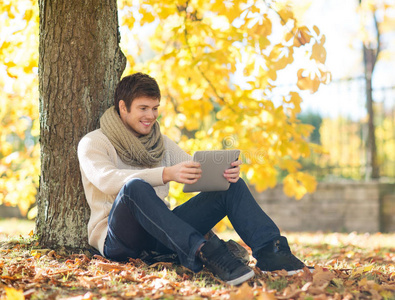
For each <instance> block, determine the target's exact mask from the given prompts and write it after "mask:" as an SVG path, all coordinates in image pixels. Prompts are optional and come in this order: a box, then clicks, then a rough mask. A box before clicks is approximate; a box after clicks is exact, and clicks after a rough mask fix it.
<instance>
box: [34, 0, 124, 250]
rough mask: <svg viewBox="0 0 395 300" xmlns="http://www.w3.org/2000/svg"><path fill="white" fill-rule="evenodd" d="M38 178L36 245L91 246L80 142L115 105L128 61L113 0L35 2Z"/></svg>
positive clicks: (56, 246)
mask: <svg viewBox="0 0 395 300" xmlns="http://www.w3.org/2000/svg"><path fill="white" fill-rule="evenodd" d="M39 12H40V38H39V39H40V40H39V92H40V126H41V135H40V144H41V177H40V188H39V193H38V199H37V204H38V216H37V221H36V232H37V234H38V237H39V242H40V244H41V246H43V247H48V248H59V247H66V248H72V249H81V248H86V247H87V246H88V243H87V222H88V219H89V213H90V212H89V207H88V205H87V203H86V200H85V195H84V191H83V187H82V183H81V180H80V170H79V164H78V158H77V145H78V142H79V141H80V139H81V137H82V136H83V135H85V134H86V133H87V132H89V131H92V130H94V129H95V128H97V127H98V125H99V117H100V116H101V114H102V113H103V112H104V111H105V110H106V109H107V108H108V107H109V106H110V105H112V103H113V93H114V90H115V87H116V84H117V83H118V81H119V79H120V77H121V75H122V72H123V70H124V68H125V64H126V59H125V57H124V55H123V53H122V52H121V50H120V48H119V40H120V36H119V32H118V13H117V1H116V0H105V1H103V0H53V1H49V0H39Z"/></svg>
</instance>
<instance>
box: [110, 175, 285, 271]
mask: <svg viewBox="0 0 395 300" xmlns="http://www.w3.org/2000/svg"><path fill="white" fill-rule="evenodd" d="M225 216H228V218H229V220H230V222H231V223H232V225H233V228H234V229H235V231H236V232H237V233H238V234H239V236H240V237H241V239H242V240H243V241H244V242H245V243H246V244H247V245H248V246H249V247H250V248H251V249H252V251H253V255H254V254H256V253H257V251H258V250H260V249H261V248H263V247H264V246H266V245H267V244H268V243H269V242H270V241H272V240H273V239H275V238H277V237H279V236H280V231H279V229H278V227H277V226H276V224H274V222H273V221H272V220H271V219H270V218H269V216H268V215H266V213H265V212H264V211H263V210H262V209H261V208H260V206H259V205H258V204H257V203H256V201H255V199H254V198H253V196H252V195H251V193H250V191H249V189H248V187H247V185H246V184H245V182H244V181H243V180H242V179H239V180H238V182H237V183H232V184H231V185H230V188H229V189H228V190H227V191H222V192H202V193H200V194H198V195H196V196H194V197H192V198H191V199H190V200H188V201H187V202H185V203H184V204H182V205H179V206H177V207H176V208H174V209H173V210H170V209H169V208H168V207H167V206H166V204H165V203H164V202H163V201H162V200H161V199H160V198H159V197H158V196H157V195H156V193H155V190H154V189H153V188H152V186H151V185H150V184H148V183H147V182H145V181H143V180H141V179H133V180H131V181H129V182H128V183H126V184H125V185H124V186H123V187H122V189H121V191H120V192H119V194H118V196H117V198H116V199H115V202H114V204H113V206H112V209H111V211H110V214H109V217H108V233H107V237H106V241H105V245H104V255H105V256H106V257H107V258H110V259H113V260H117V261H126V260H128V258H129V257H131V258H138V257H139V255H140V254H141V252H142V251H143V250H148V251H150V250H151V251H156V252H159V253H164V254H165V253H177V255H178V257H179V259H180V262H181V264H182V265H183V266H185V267H187V268H189V269H191V270H192V271H194V272H198V271H200V270H201V269H202V263H201V262H200V260H199V259H198V258H197V257H196V255H195V254H196V252H197V250H198V248H199V246H200V245H201V244H202V243H203V242H205V241H206V240H205V238H204V235H205V234H206V233H208V232H209V231H210V230H211V229H212V228H213V227H214V226H215V225H216V224H217V223H218V222H219V221H220V220H222V219H223V218H224V217H225Z"/></svg>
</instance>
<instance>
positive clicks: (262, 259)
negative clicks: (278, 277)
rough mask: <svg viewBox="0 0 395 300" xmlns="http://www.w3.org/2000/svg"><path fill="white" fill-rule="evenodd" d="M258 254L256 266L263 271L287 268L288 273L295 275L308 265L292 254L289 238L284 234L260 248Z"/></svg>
mask: <svg viewBox="0 0 395 300" xmlns="http://www.w3.org/2000/svg"><path fill="white" fill-rule="evenodd" d="M256 256H257V257H256V259H257V264H256V266H257V267H258V268H259V269H261V271H262V272H263V273H266V272H273V271H279V270H286V271H287V272H288V275H293V274H296V273H298V272H301V271H303V268H304V267H305V266H306V265H305V264H304V263H302V262H301V261H300V260H299V259H298V258H296V257H295V256H294V255H293V254H292V252H291V249H290V248H289V245H288V242H287V239H286V238H285V237H283V236H280V237H279V238H277V239H274V240H273V241H272V242H270V244H269V245H267V246H266V247H264V248H262V249H261V250H259V251H258V253H257V255H256Z"/></svg>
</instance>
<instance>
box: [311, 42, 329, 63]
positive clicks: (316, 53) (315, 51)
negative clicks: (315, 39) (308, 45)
mask: <svg viewBox="0 0 395 300" xmlns="http://www.w3.org/2000/svg"><path fill="white" fill-rule="evenodd" d="M311 59H315V60H316V61H318V62H320V63H322V64H323V63H325V60H326V50H325V48H324V45H323V44H318V43H315V44H314V45H313V47H312V53H311Z"/></svg>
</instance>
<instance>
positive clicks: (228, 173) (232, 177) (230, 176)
mask: <svg viewBox="0 0 395 300" xmlns="http://www.w3.org/2000/svg"><path fill="white" fill-rule="evenodd" d="M240 165H241V160H236V161H234V162H232V163H231V166H232V167H231V168H230V169H227V170H225V172H224V177H225V178H226V179H227V180H228V181H229V182H232V183H235V182H237V180H239V178H240Z"/></svg>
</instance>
